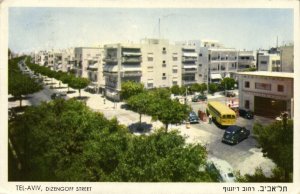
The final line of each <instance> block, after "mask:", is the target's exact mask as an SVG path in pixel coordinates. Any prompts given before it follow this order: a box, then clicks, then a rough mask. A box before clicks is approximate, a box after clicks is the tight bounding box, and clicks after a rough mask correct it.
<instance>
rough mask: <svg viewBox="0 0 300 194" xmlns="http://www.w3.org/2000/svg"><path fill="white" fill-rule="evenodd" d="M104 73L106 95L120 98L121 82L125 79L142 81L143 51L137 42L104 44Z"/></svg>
mask: <svg viewBox="0 0 300 194" xmlns="http://www.w3.org/2000/svg"><path fill="white" fill-rule="evenodd" d="M103 62H104V66H103V75H104V77H105V95H106V97H108V98H111V99H114V100H120V91H121V84H122V82H124V81H128V80H131V81H135V82H141V76H142V68H141V62H142V53H141V47H140V45H137V44H122V43H119V44H110V45H104V58H103Z"/></svg>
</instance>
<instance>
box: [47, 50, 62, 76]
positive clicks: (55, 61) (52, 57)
mask: <svg viewBox="0 0 300 194" xmlns="http://www.w3.org/2000/svg"><path fill="white" fill-rule="evenodd" d="M47 66H48V67H50V68H51V69H52V70H55V71H58V70H61V68H62V52H61V51H58V50H57V51H55V50H50V51H48V65H47Z"/></svg>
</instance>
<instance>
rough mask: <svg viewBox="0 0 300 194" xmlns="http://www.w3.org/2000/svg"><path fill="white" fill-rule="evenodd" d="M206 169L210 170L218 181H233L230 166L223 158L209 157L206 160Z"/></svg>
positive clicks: (234, 179)
mask: <svg viewBox="0 0 300 194" xmlns="http://www.w3.org/2000/svg"><path fill="white" fill-rule="evenodd" d="M207 167H208V168H207V170H209V171H210V172H212V173H213V174H214V175H215V176H216V178H217V179H218V181H220V182H235V181H236V178H235V176H234V174H233V168H232V166H231V165H230V164H229V163H228V162H226V161H225V160H221V159H218V158H214V157H213V158H209V159H208V160H207Z"/></svg>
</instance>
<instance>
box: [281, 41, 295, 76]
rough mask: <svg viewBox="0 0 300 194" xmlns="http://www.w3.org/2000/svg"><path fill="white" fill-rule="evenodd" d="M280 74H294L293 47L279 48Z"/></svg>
mask: <svg viewBox="0 0 300 194" xmlns="http://www.w3.org/2000/svg"><path fill="white" fill-rule="evenodd" d="M279 50H280V59H281V71H282V72H294V45H293V44H291V45H285V46H281V47H279Z"/></svg>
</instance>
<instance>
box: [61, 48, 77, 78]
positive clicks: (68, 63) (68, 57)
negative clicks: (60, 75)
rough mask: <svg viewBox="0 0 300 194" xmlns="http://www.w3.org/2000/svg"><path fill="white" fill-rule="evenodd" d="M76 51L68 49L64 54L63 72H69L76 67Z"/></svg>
mask: <svg viewBox="0 0 300 194" xmlns="http://www.w3.org/2000/svg"><path fill="white" fill-rule="evenodd" d="M74 51H75V49H74V48H67V49H65V50H63V52H62V67H61V71H63V72H69V71H70V70H71V69H72V68H73V66H74V65H75V52H74Z"/></svg>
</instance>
